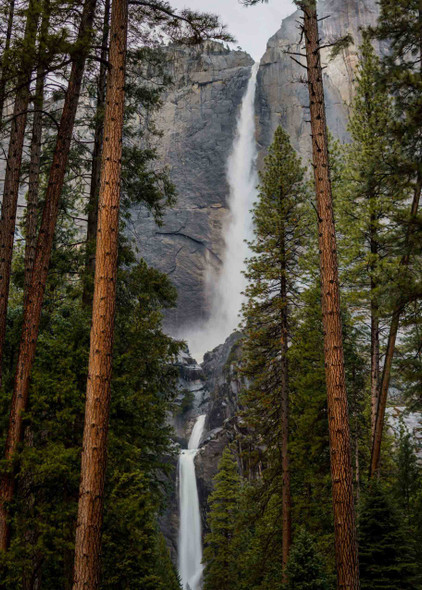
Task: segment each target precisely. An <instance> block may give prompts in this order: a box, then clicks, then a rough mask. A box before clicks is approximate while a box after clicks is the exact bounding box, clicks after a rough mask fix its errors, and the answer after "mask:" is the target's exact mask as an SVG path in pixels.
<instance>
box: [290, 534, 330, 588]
mask: <svg viewBox="0 0 422 590" xmlns="http://www.w3.org/2000/svg"><path fill="white" fill-rule="evenodd" d="M324 570H325V568H324V564H323V561H322V558H321V556H320V555H319V553H318V551H317V548H316V545H315V541H314V540H313V538H312V536H311V535H310V534H309V533H308V532H307V531H306V530H305V529H304V528H302V529H300V530H299V531H298V532H297V533H296V538H295V541H294V543H293V545H292V548H291V552H290V558H289V564H288V566H287V574H288V583H287V585H286V590H329V588H330V586H329V584H328V580H327V577H326V574H325V571H324Z"/></svg>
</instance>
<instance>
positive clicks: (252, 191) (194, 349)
mask: <svg viewBox="0 0 422 590" xmlns="http://www.w3.org/2000/svg"><path fill="white" fill-rule="evenodd" d="M258 67H259V64H258V63H255V64H254V65H253V67H252V71H251V77H250V79H249V82H248V86H247V89H246V93H245V96H244V97H243V100H242V105H241V108H240V113H239V118H238V121H237V130H236V137H235V140H234V143H233V148H232V152H231V155H230V157H229V160H228V165H227V181H228V184H229V188H230V195H229V208H230V215H229V219H228V221H227V223H226V225H225V227H224V237H225V252H224V256H223V265H222V268H221V270H220V272H219V274H218V276H217V277H216V276H215V274H214V273H210V276H209V277H208V280H207V281H206V284H207V288H208V290H209V291H211V292H212V306H211V317H210V319H209V320H208V321H207V322H206V323H205V325H203V326H201V327H199V328H198V329H197V330H195V331H194V332H191V333H190V334H189V335H188V336H187V340H188V343H189V348H190V351H191V354H192V356H193V357H194V358H197V359H201V358H202V356H203V354H204V353H205V352H206V351H207V350H212V349H213V348H215V347H216V346H218V345H219V344H222V343H223V342H224V341H225V339H226V338H227V337H228V336H229V335H230V334H231V333H232V332H233V331H234V330H235V329H236V328H237V326H238V324H239V312H240V309H241V306H242V302H243V295H242V291H243V290H244V288H245V286H246V280H245V277H244V276H243V273H242V271H243V269H244V261H245V258H247V256H248V254H249V248H248V246H247V244H246V243H245V239H250V237H251V234H252V221H251V215H250V209H251V207H252V205H253V202H254V201H255V197H256V186H257V184H258V179H257V173H256V168H255V162H256V156H257V151H256V141H255V90H256V77H257V73H258Z"/></svg>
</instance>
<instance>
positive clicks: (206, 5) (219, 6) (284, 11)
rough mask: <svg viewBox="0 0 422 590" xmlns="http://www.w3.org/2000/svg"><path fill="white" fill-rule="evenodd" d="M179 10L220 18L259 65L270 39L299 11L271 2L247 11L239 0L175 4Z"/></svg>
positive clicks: (283, 1)
mask: <svg viewBox="0 0 422 590" xmlns="http://www.w3.org/2000/svg"><path fill="white" fill-rule="evenodd" d="M170 4H171V5H172V6H174V7H176V8H192V9H194V10H202V11H204V12H213V13H214V14H219V15H220V16H221V20H222V22H223V23H224V24H226V25H227V27H228V30H229V32H230V33H231V34H232V35H233V36H234V37H236V39H237V43H236V44H235V45H234V47H236V46H237V45H240V47H241V48H242V49H244V50H245V51H247V52H248V53H249V54H250V55H252V57H253V58H254V59H255V60H256V61H257V60H259V59H260V58H261V57H262V55H263V53H264V51H265V47H266V44H267V41H268V39H269V38H270V37H271V36H272V35H274V33H275V32H276V31H277V30H278V29H279V28H280V23H281V21H282V19H283V18H284V17H285V16H288V15H289V14H292V13H293V12H294V11H295V7H294V5H293V1H291V0H270V1H269V3H268V4H258V5H257V6H250V7H248V8H246V7H245V6H242V5H241V4H240V3H239V1H238V0H212V1H211V0H171V2H170Z"/></svg>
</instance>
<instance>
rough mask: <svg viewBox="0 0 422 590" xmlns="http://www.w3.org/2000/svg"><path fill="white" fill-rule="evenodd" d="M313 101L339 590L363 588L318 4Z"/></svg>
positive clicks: (306, 7) (308, 11)
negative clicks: (356, 520) (360, 583)
mask: <svg viewBox="0 0 422 590" xmlns="http://www.w3.org/2000/svg"><path fill="white" fill-rule="evenodd" d="M301 8H302V9H303V13H304V25H303V32H304V36H305V43H306V60H307V72H308V89H309V98H310V112H311V128H312V150H313V165H314V173H315V189H316V200H317V213H318V234H319V251H320V272H321V300H322V321H323V330H324V356H325V375H326V383H327V401H328V427H329V437H330V459H331V480H332V495H333V512H334V530H335V549H336V567H337V587H338V589H342V590H343V589H347V590H352V589H353V590H357V589H358V588H359V562H358V551H357V538H356V524H355V510H354V497H353V472H352V458H351V440H350V426H349V411H348V404H347V393H346V382H345V371H344V352H343V339H342V325H341V316H340V293H339V280H338V266H337V246H336V235H335V227H334V214H333V200H332V191H331V178H330V167H329V156H328V138H327V125H326V113H325V102H324V88H323V79H322V68H321V56H320V47H319V34H318V19H317V11H316V2H315V0H310V1H309V2H302V3H301Z"/></svg>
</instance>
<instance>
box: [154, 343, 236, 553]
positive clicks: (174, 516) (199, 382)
mask: <svg viewBox="0 0 422 590" xmlns="http://www.w3.org/2000/svg"><path fill="white" fill-rule="evenodd" d="M240 338H241V335H240V334H239V333H234V334H232V335H231V336H229V338H228V339H227V340H226V342H225V343H224V344H222V345H220V346H218V347H217V348H216V349H215V350H213V351H212V352H208V353H207V354H206V355H205V358H204V362H203V363H202V364H201V365H198V364H197V363H196V362H195V361H194V360H193V359H192V358H191V357H190V356H189V355H188V354H182V355H181V356H180V358H179V363H178V364H179V375H180V376H179V395H178V399H177V402H178V406H179V411H178V412H177V413H176V414H175V415H174V416H173V417H172V425H173V427H174V429H175V442H176V443H178V444H179V445H180V447H181V448H186V447H187V445H188V440H189V436H190V434H191V432H192V428H193V425H194V423H195V421H196V418H197V417H198V416H199V415H200V414H206V415H207V419H206V422H205V429H204V433H203V437H202V441H201V443H200V450H199V452H198V454H197V456H196V458H195V469H196V476H197V486H198V496H199V502H200V509H201V517H202V530H203V531H204V532H205V531H206V530H207V524H206V514H207V511H208V496H209V494H210V493H211V491H212V485H213V478H214V476H215V474H216V473H217V466H218V462H219V460H220V457H221V455H222V453H223V450H224V447H225V446H226V445H227V443H228V442H230V441H232V440H233V439H234V437H235V435H236V431H237V423H236V422H237V421H236V419H235V413H236V410H237V407H238V393H239V390H240V385H239V378H238V376H237V374H236V371H235V362H236V361H237V360H238V356H239V352H240V348H239V344H240V342H239V341H240ZM187 393H188V395H189V394H191V395H190V396H189V400H190V402H189V404H186V403H185V400H186V394H187ZM175 467H176V466H175ZM173 474H174V475H173V481H169V482H167V484H168V489H169V493H168V495H167V507H166V511H165V513H164V514H163V515H162V517H161V520H160V527H161V530H162V532H163V534H164V536H165V538H166V540H167V544H168V546H169V548H170V551H171V554H172V557H173V560H174V562H175V563H176V561H177V550H178V534H179V506H178V487H179V481H178V472H177V469H174V471H173Z"/></svg>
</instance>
